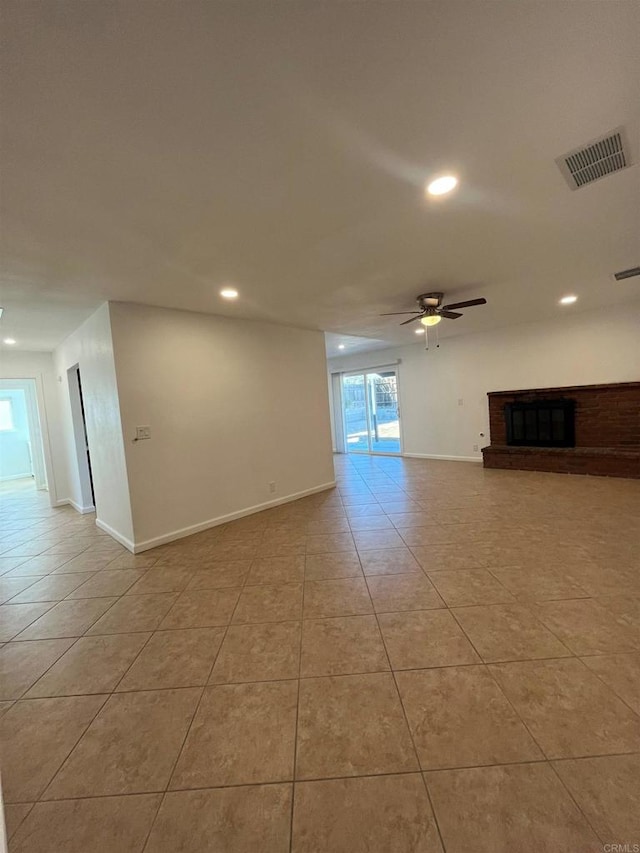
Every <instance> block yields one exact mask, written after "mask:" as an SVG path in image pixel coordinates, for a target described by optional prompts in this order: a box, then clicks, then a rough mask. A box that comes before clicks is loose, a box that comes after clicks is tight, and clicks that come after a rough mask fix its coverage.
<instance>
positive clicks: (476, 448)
mask: <svg viewBox="0 0 640 853" xmlns="http://www.w3.org/2000/svg"><path fill="white" fill-rule="evenodd" d="M473 449H474V450H475V451H476V453H477V452H478V445H477V444H474V445H473Z"/></svg>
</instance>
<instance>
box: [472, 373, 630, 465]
mask: <svg viewBox="0 0 640 853" xmlns="http://www.w3.org/2000/svg"><path fill="white" fill-rule="evenodd" d="M488 397H489V428H490V431H491V445H490V447H488V448H484V449H483V457H484V464H485V467H487V468H517V469H520V470H529V471H557V472H563V473H576V474H598V475H601V476H613V477H638V476H640V471H639V460H640V382H621V383H617V384H611V385H577V386H570V387H566V388H535V389H529V390H522V391H495V392H492V393H490V394H489V395H488ZM560 398H564V399H569V400H575V403H576V408H575V436H576V447H575V449H574V448H517V447H508V448H507V447H506V444H507V436H506V427H505V421H504V406H505V404H506V403H514V402H524V403H530V402H534V401H535V400H556V399H560ZM587 449H593V450H594V451H595V452H593V453H589V452H587ZM520 451H521V452H520Z"/></svg>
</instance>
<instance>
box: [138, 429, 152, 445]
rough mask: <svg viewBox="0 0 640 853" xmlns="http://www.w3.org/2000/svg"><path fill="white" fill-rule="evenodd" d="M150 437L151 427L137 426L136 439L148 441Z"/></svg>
mask: <svg viewBox="0 0 640 853" xmlns="http://www.w3.org/2000/svg"><path fill="white" fill-rule="evenodd" d="M148 438H151V427H149V426H139V427H136V441H146V440H147V439H148Z"/></svg>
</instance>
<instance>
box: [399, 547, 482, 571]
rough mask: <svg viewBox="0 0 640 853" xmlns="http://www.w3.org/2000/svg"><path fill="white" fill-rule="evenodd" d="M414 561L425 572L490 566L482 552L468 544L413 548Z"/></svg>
mask: <svg viewBox="0 0 640 853" xmlns="http://www.w3.org/2000/svg"><path fill="white" fill-rule="evenodd" d="M411 550H412V551H413V554H414V556H415V558H416V560H417V561H418V562H419V563H420V565H421V566H422V568H423V569H424V570H425V571H426V572H439V571H446V570H454V569H483V568H486V567H487V566H488V565H490V563H489V560H488V559H487V557H486V555H485V554H484V552H483V551H482V550H481V549H480V548H478V547H476V546H474V545H469V544H466V543H465V544H460V543H456V542H454V543H451V544H447V545H429V546H426V547H425V546H422V547H419V546H414V547H412V548H411Z"/></svg>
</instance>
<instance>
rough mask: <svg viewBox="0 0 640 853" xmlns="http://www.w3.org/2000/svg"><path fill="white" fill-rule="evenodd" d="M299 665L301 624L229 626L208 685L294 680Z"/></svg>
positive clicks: (271, 623) (273, 623) (264, 623)
mask: <svg viewBox="0 0 640 853" xmlns="http://www.w3.org/2000/svg"><path fill="white" fill-rule="evenodd" d="M299 666H300V622H263V623H260V624H257V625H231V626H230V627H229V629H228V631H227V634H226V636H225V638H224V643H223V644H222V648H221V649H220V653H219V655H218V657H217V659H216V663H215V666H214V668H213V672H212V673H211V678H210V683H211V684H226V683H230V682H243V681H279V680H283V679H288V678H297V677H298V670H299Z"/></svg>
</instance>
